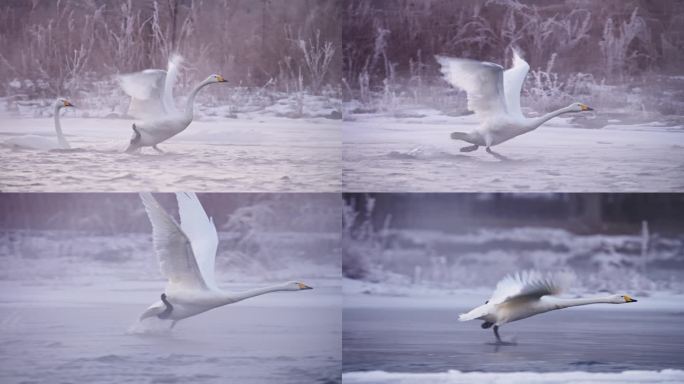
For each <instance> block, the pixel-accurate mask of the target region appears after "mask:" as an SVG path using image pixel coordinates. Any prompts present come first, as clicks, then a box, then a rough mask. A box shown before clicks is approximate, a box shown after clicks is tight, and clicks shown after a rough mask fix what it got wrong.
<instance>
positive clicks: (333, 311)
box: [0, 287, 341, 384]
mask: <svg viewBox="0 0 684 384" xmlns="http://www.w3.org/2000/svg"><path fill="white" fill-rule="evenodd" d="M17 292H21V291H20V290H19V289H17ZM82 292H83V295H86V296H88V297H91V298H92V301H91V300H79V301H78V302H76V301H75V300H70V299H69V298H68V297H66V296H65V295H64V294H62V295H56V294H52V296H51V297H50V298H48V299H46V300H43V301H37V300H36V301H28V300H24V298H20V299H13V298H12V297H11V296H12V295H11V294H9V293H8V292H6V293H7V294H6V295H3V294H2V293H0V383H2V384H5V383H17V384H18V383H23V384H28V383H36V384H39V383H40V384H43V383H45V384H51V383H98V384H119V383H179V384H180V383H205V384H222V383H267V382H273V383H292V384H295V383H297V384H298V383H320V384H323V383H325V384H327V383H339V382H340V364H341V361H340V360H341V359H340V348H341V346H340V334H341V316H340V308H339V305H338V304H337V303H338V302H339V296H338V294H339V292H337V293H336V292H335V291H334V290H332V289H327V290H326V289H325V288H324V287H323V288H321V289H318V290H316V291H312V294H311V295H308V296H304V295H286V294H283V295H277V294H273V295H274V296H272V297H271V298H270V299H269V298H268V297H266V295H265V296H263V300H259V299H258V298H255V299H253V300H252V303H249V302H247V301H245V302H244V303H238V304H234V305H230V306H226V307H222V308H218V309H215V310H212V311H209V312H206V313H204V314H202V315H199V316H196V317H193V318H190V319H187V320H184V321H182V322H180V323H178V325H177V326H176V328H175V329H174V330H173V331H172V332H147V333H131V332H130V331H128V329H129V328H130V326H131V325H133V324H135V323H136V319H137V317H138V316H139V315H140V312H141V310H143V309H144V308H145V307H146V306H147V304H146V303H145V304H142V303H141V304H124V303H120V302H118V301H124V300H126V298H125V297H123V298H122V297H119V299H117V300H108V301H107V302H99V303H98V302H97V299H98V298H97V296H95V295H92V294H90V293H89V292H88V291H87V289H84V290H82ZM318 292H320V293H318ZM317 293H318V294H319V296H320V297H317V296H315V295H316V294H317ZM74 294H77V293H74ZM47 295H50V292H49V291H48V292H46V296H47ZM102 295H105V294H104V293H103V294H102ZM139 295H140V293H139V292H137V291H132V292H131V293H130V295H129V296H130V297H131V298H132V297H135V296H139ZM105 299H106V297H105ZM323 301H325V302H329V303H330V304H328V305H326V304H325V302H323ZM312 302H313V304H312ZM152 320H155V319H152ZM166 327H168V324H167V325H166Z"/></svg>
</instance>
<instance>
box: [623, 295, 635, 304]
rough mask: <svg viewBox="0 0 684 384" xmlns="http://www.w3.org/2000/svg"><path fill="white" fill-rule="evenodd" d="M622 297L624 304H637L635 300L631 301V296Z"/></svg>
mask: <svg viewBox="0 0 684 384" xmlns="http://www.w3.org/2000/svg"><path fill="white" fill-rule="evenodd" d="M624 297H625V303H636V302H637V300H636V299H632V296H629V295H625V296H624Z"/></svg>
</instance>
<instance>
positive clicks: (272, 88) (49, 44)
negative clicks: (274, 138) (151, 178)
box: [0, 0, 342, 117]
mask: <svg viewBox="0 0 684 384" xmlns="http://www.w3.org/2000/svg"><path fill="white" fill-rule="evenodd" d="M341 4H342V3H341V2H338V1H334V0H294V1H287V2H282V1H273V0H260V1H248V0H218V1H205V0H154V1H153V0H143V1H132V0H124V1H118V0H117V1H112V0H60V1H49V0H32V1H23V0H7V1H3V2H2V5H0V52H1V54H0V94H2V96H4V99H5V100H4V103H3V104H5V109H6V110H7V112H9V113H13V114H20V115H28V116H34V115H41V114H42V113H50V112H51V111H45V112H41V111H40V108H39V107H41V106H42V107H45V105H47V104H48V101H44V102H41V103H38V101H37V100H41V99H46V100H49V102H52V100H54V98H56V97H57V96H65V97H69V98H72V99H73V100H74V102H75V104H77V105H80V107H81V109H83V110H84V111H81V112H79V113H81V114H83V116H85V117H88V116H93V115H95V116H100V117H102V116H110V117H115V116H121V115H122V113H123V111H124V109H125V107H126V105H127V102H128V98H127V97H126V96H125V95H124V94H123V92H122V91H121V90H119V88H118V85H117V83H116V81H115V75H117V74H121V73H128V72H136V71H141V70H143V69H147V68H161V69H166V65H167V60H168V58H169V57H170V55H171V54H172V53H174V52H176V53H180V54H181V55H182V56H183V57H184V58H185V61H184V63H183V65H182V67H181V71H180V78H179V81H178V83H177V87H176V89H175V94H176V95H177V96H178V95H186V94H187V93H188V92H189V90H191V89H192V87H193V86H194V85H196V84H197V83H198V82H199V81H202V80H204V79H205V78H206V77H207V76H209V75H210V74H212V73H220V74H222V75H223V76H224V77H225V78H226V79H227V80H228V81H229V82H230V86H229V87H212V88H213V89H207V90H206V91H203V92H202V94H201V95H200V100H201V101H202V103H203V104H209V105H210V106H219V105H224V106H225V105H229V106H230V109H229V110H228V111H218V112H217V111H214V112H213V114H214V115H215V114H220V115H221V116H222V117H235V114H236V113H239V112H248V111H254V110H261V109H264V108H266V107H268V106H272V105H275V104H277V103H278V101H281V103H289V104H292V108H291V110H289V114H288V116H290V117H301V116H303V115H305V114H313V113H314V112H309V111H307V110H305V108H306V107H305V106H304V105H303V104H304V99H305V97H306V96H308V95H315V96H318V98H315V99H314V100H310V101H309V102H311V103H315V102H316V101H318V103H322V104H325V105H326V106H327V107H328V108H331V106H332V105H336V100H337V95H338V94H339V88H338V85H339V78H340V71H341V63H342V60H341V57H342V56H341V42H340V35H341V29H340V28H341V24H340V23H339V14H340V11H341ZM219 88H220V89H219ZM47 109H50V108H47ZM200 113H201V111H200ZM208 114H209V115H212V113H208ZM200 116H202V115H201V114H200Z"/></svg>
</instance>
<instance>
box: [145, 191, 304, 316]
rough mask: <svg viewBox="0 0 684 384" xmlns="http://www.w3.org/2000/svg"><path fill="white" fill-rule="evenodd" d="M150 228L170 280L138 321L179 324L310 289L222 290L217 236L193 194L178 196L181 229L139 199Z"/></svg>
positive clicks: (149, 200)
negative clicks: (250, 301) (283, 293)
mask: <svg viewBox="0 0 684 384" xmlns="http://www.w3.org/2000/svg"><path fill="white" fill-rule="evenodd" d="M140 197H141V199H142V202H143V205H144V206H145V210H146V212H147V216H148V217H149V219H150V223H151V224H152V241H153V244H154V251H155V253H156V255H157V259H158V261H159V269H160V271H161V274H162V275H163V276H164V277H166V279H167V280H168V282H167V284H166V289H165V290H164V293H163V294H162V295H161V300H160V301H157V302H155V303H154V304H152V305H151V306H150V307H149V308H148V309H147V310H146V311H145V312H144V313H143V314H142V315H141V317H140V319H141V320H143V319H145V318H148V317H158V318H160V319H170V320H173V323H172V325H171V326H172V327H173V325H175V324H176V322H177V321H179V320H182V319H185V318H188V317H191V316H195V315H197V314H200V313H202V312H206V311H208V310H210V309H213V308H216V307H220V306H223V305H226V304H231V303H235V302H237V301H240V300H244V299H247V298H250V297H254V296H258V295H263V294H265V293H270V292H276V291H299V290H304V289H311V287H309V286H307V285H306V284H303V283H300V282H296V281H293V282H288V283H284V284H279V285H275V286H270V287H265V288H258V289H254V290H250V291H246V292H238V293H230V292H224V291H222V290H220V289H219V288H218V286H217V284H216V279H215V269H214V265H215V259H216V250H217V248H218V242H219V240H218V233H217V232H216V226H215V225H214V222H213V220H212V219H211V218H210V217H208V216H207V214H206V212H205V211H204V208H202V204H201V203H200V201H199V199H197V196H196V195H195V194H194V193H177V194H176V200H177V201H178V212H179V216H180V224H178V223H177V222H176V220H174V218H173V217H171V215H169V214H168V213H167V212H166V211H165V210H164V209H163V208H162V207H161V205H159V202H158V201H157V200H156V199H155V198H154V197H153V196H152V195H151V194H150V193H141V194H140Z"/></svg>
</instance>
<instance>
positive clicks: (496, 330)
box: [494, 325, 501, 343]
mask: <svg viewBox="0 0 684 384" xmlns="http://www.w3.org/2000/svg"><path fill="white" fill-rule="evenodd" d="M494 336H496V341H497V342H499V343H501V337H499V326H498V325H495V326H494Z"/></svg>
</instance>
